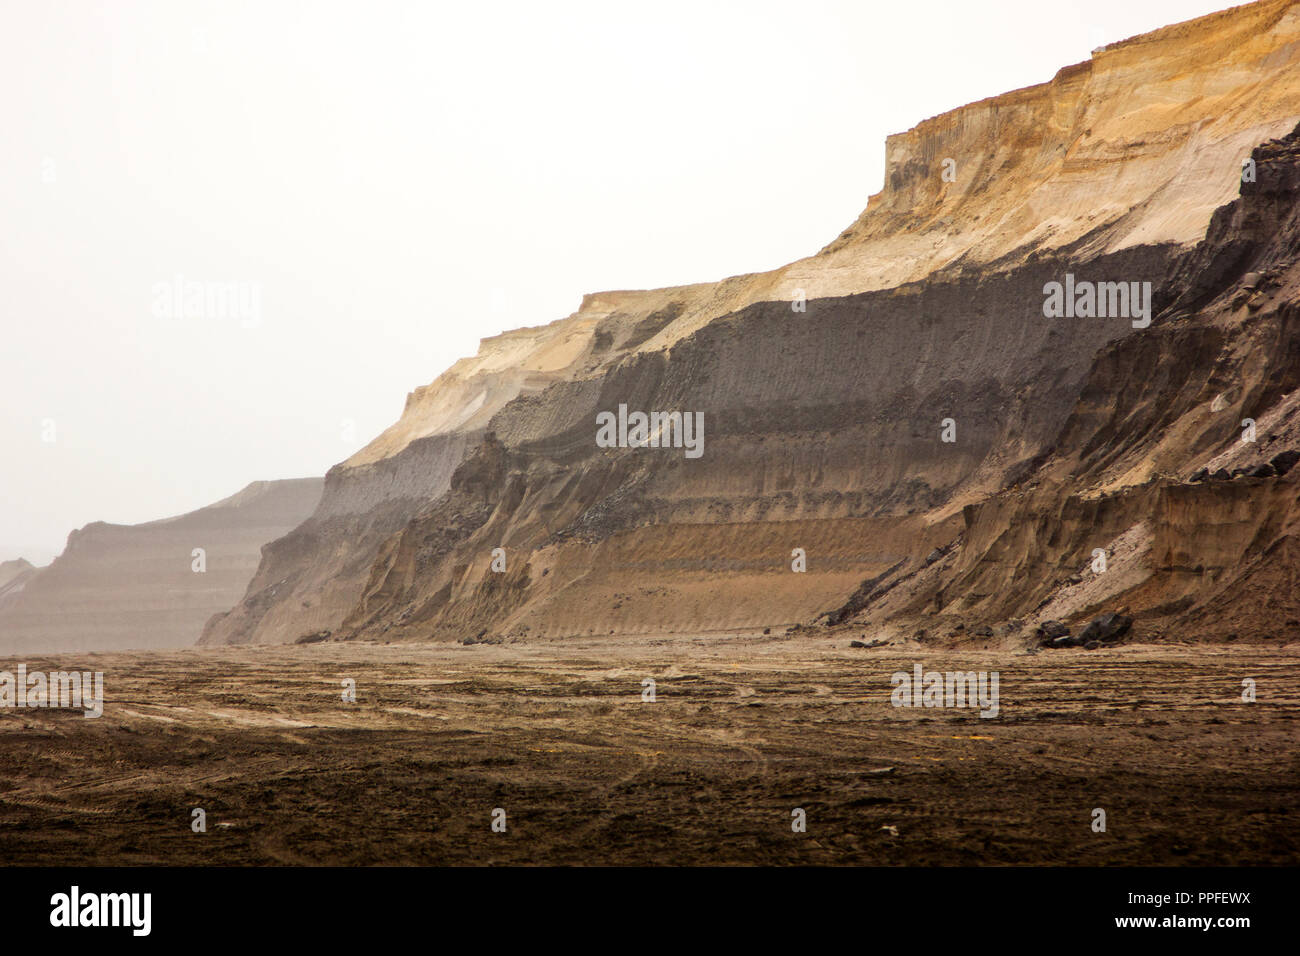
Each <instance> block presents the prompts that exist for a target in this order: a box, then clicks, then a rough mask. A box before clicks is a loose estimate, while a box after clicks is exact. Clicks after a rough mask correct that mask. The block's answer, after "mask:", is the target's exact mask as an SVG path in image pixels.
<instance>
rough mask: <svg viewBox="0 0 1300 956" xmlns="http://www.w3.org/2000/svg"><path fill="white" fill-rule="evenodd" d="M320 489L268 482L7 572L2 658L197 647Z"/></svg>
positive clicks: (91, 531) (1, 583)
mask: <svg viewBox="0 0 1300 956" xmlns="http://www.w3.org/2000/svg"><path fill="white" fill-rule="evenodd" d="M320 489H321V481H320V479H319V478H301V479H293V480H287V481H259V482H254V483H253V484H251V485H249V486H248V487H247V488H245V489H243V490H242V491H240V492H239V493H238V494H236V495H234V496H232V497H230V498H227V499H225V500H223V501H219V502H217V503H216V504H213V505H209V506H208V507H206V508H201V509H199V510H198V511H193V512H190V513H189V514H185V515H180V516H179V517H175V518H167V519H164V520H161V521H151V522H148V523H147V524H138V525H113V524H106V523H104V522H95V523H94V524H89V525H87V526H86V527H84V528H81V529H80V530H77V531H73V532H72V533H71V534H70V535H69V536H68V543H67V546H66V548H65V549H64V551H63V553H62V554H61V555H59V557H58V558H56V559H55V560H54V562H53V563H52V564H51V565H49V566H48V567H46V568H40V569H35V568H32V567H31V566H30V565H27V567H26V568H19V569H18V571H17V573H16V574H13V575H9V576H8V580H7V581H6V576H5V575H0V654H19V653H30V654H45V653H53V652H58V651H72V650H76V651H101V650H121V649H126V648H161V647H185V646H188V645H190V644H193V643H194V642H195V641H196V640H197V639H198V636H199V634H200V633H201V632H202V628H203V625H204V622H206V621H207V619H208V618H209V617H211V616H212V614H213V613H215V612H217V611H219V610H224V609H225V608H228V607H229V606H230V605H231V604H232V603H233V602H235V601H236V600H238V599H239V597H240V595H242V594H243V593H244V589H245V587H246V586H247V584H248V581H249V578H251V577H252V575H253V572H254V571H255V570H256V568H257V566H258V562H259V560H260V558H261V548H262V545H263V544H265V543H266V542H268V541H270V540H272V539H274V538H278V537H280V536H281V535H282V534H284V533H285V532H286V531H288V530H289V529H291V528H293V527H295V526H296V525H297V524H299V523H300V522H301V521H302V520H303V519H304V518H305V517H307V516H308V515H309V514H311V512H312V509H313V508H314V507H315V506H316V502H317V500H318V499H319V498H320ZM21 563H22V564H26V562H21ZM10 564H13V563H12V562H11V563H9V564H6V565H5V566H4V567H9V566H10Z"/></svg>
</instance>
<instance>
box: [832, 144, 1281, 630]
mask: <svg viewBox="0 0 1300 956" xmlns="http://www.w3.org/2000/svg"><path fill="white" fill-rule="evenodd" d="M1251 158H1252V160H1253V168H1254V175H1253V177H1251V178H1250V179H1249V180H1247V181H1245V182H1243V183H1242V185H1241V195H1240V198H1239V199H1237V200H1236V201H1234V202H1232V203H1230V204H1228V205H1225V206H1224V207H1223V208H1221V209H1220V210H1219V211H1218V212H1216V213H1215V215H1214V217H1213V221H1212V223H1211V225H1210V228H1209V230H1208V232H1207V235H1206V238H1205V240H1204V241H1203V242H1202V243H1200V244H1199V245H1198V246H1197V247H1196V248H1195V249H1193V250H1192V251H1191V252H1190V253H1188V254H1187V255H1185V256H1183V257H1182V258H1181V259H1180V260H1179V262H1178V263H1177V264H1176V266H1175V267H1174V268H1173V269H1172V270H1171V274H1170V278H1169V280H1168V281H1167V283H1166V284H1165V286H1164V288H1163V289H1161V290H1160V293H1159V295H1158V297H1157V298H1158V300H1162V301H1163V302H1164V303H1165V308H1164V311H1163V312H1161V313H1160V314H1159V315H1157V317H1156V319H1155V320H1154V321H1153V323H1152V325H1151V327H1150V328H1149V329H1147V330H1144V331H1143V332H1142V333H1141V334H1140V335H1134V336H1130V337H1126V338H1124V339H1123V340H1117V341H1115V342H1113V343H1109V344H1108V345H1107V346H1106V347H1104V348H1103V349H1101V350H1100V352H1099V353H1098V355H1097V356H1096V359H1095V360H1094V361H1093V363H1092V367H1091V369H1090V371H1089V374H1088V378H1087V381H1086V382H1085V384H1084V386H1083V388H1082V389H1081V390H1080V393H1079V398H1078V401H1077V402H1076V404H1075V407H1074V409H1073V410H1072V412H1071V413H1070V415H1069V417H1068V419H1067V420H1066V421H1065V424H1064V426H1063V428H1062V430H1061V433H1060V435H1059V437H1058V438H1057V439H1056V440H1055V441H1054V442H1053V443H1052V446H1053V450H1052V452H1051V453H1050V454H1049V455H1047V456H1045V457H1044V459H1043V460H1041V461H1040V462H1038V463H1036V466H1035V468H1034V469H1032V470H1031V471H1030V472H1028V473H1027V474H1026V475H1025V476H1023V477H1022V479H1021V480H1020V481H1018V482H1016V483H1014V484H1013V486H1012V487H1009V488H1008V489H1006V490H1004V491H1002V492H999V493H997V494H995V495H992V496H990V497H989V498H988V499H986V500H983V501H980V502H978V503H974V504H971V505H969V506H968V507H967V508H966V509H965V511H964V514H963V522H964V524H963V528H962V530H961V534H960V535H959V536H958V538H956V539H954V547H953V549H952V553H951V554H950V555H949V556H947V557H946V558H945V560H944V561H942V562H939V563H937V564H935V565H934V566H933V567H920V566H914V567H911V568H906V569H900V572H899V575H898V580H896V581H894V582H893V584H894V585H895V586H894V587H893V588H892V589H891V590H890V592H889V593H888V594H883V593H882V594H881V595H880V598H879V600H877V601H875V602H869V603H868V604H866V605H864V606H863V607H860V608H857V609H855V614H856V617H855V620H856V621H857V622H858V623H860V624H861V623H867V624H875V625H879V626H883V627H891V628H893V629H895V630H898V631H902V632H907V631H908V630H909V629H913V628H921V627H925V626H928V627H929V630H930V631H932V632H933V631H937V632H938V633H939V634H940V635H943V636H946V637H948V638H953V637H961V636H962V633H961V632H960V631H956V630H955V629H956V628H957V627H958V625H960V626H961V627H962V629H963V631H964V630H966V629H967V627H968V625H971V624H975V626H976V627H979V626H980V625H983V626H989V627H990V629H993V630H997V631H999V632H1000V633H1001V634H1003V635H1005V636H1006V637H1007V639H1008V640H1010V641H1012V642H1020V641H1024V640H1028V639H1030V638H1029V635H1030V633H1031V632H1032V629H1033V628H1034V627H1035V626H1036V625H1037V624H1039V623H1041V622H1043V621H1046V620H1057V621H1063V622H1065V623H1066V624H1067V625H1068V624H1071V623H1074V624H1077V623H1082V622H1083V621H1084V620H1086V619H1087V618H1088V617H1089V616H1090V615H1093V614H1096V613H1098V612H1100V611H1103V610H1117V609H1122V610H1123V611H1125V612H1126V613H1128V614H1129V615H1131V616H1133V617H1134V619H1135V620H1134V630H1135V633H1136V634H1137V635H1138V636H1142V637H1150V638H1155V637H1162V636H1164V637H1176V638H1178V639H1200V640H1253V641H1277V640H1294V639H1296V638H1297V637H1300V590H1297V588H1296V583H1297V577H1298V576H1300V565H1297V563H1296V560H1297V557H1298V556H1300V536H1298V535H1300V470H1297V469H1295V464H1296V462H1297V461H1300V307H1298V303H1300V127H1298V128H1297V129H1296V131H1294V132H1293V133H1292V134H1291V135H1289V136H1287V137H1284V138H1282V139H1280V140H1277V141H1273V142H1269V143H1266V144H1263V145H1262V146H1260V147H1259V148H1257V149H1256V150H1254V151H1253V153H1252V157H1251ZM1099 553H1100V555H1101V557H1102V560H1101V561H1099V560H1098V554H1099Z"/></svg>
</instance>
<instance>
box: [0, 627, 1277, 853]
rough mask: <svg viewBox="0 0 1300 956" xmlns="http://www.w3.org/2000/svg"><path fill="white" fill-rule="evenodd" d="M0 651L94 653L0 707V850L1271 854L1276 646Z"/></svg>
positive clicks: (774, 642)
mask: <svg viewBox="0 0 1300 956" xmlns="http://www.w3.org/2000/svg"><path fill="white" fill-rule="evenodd" d="M918 661H919V662H921V663H922V664H923V665H924V667H925V668H926V669H927V670H956V669H961V670H977V671H979V670H985V671H994V670H996V671H998V672H999V674H1000V690H1001V700H1000V713H999V715H998V717H997V718H995V719H981V718H980V717H978V716H977V715H976V714H975V713H974V712H973V711H971V710H951V709H898V708H894V707H893V706H891V704H890V691H891V684H890V675H891V674H892V673H893V672H895V671H909V672H910V671H911V669H912V665H913V664H914V663H915V662H918ZM25 663H26V664H27V665H28V668H29V670H38V669H46V670H55V669H59V668H62V667H72V666H74V665H80V666H83V667H90V668H92V669H94V670H101V671H103V672H104V675H105V678H104V679H105V687H106V691H105V714H104V716H103V717H102V718H100V719H98V720H87V719H85V718H84V717H83V716H82V715H81V713H80V712H79V711H78V712H72V711H59V710H17V709H5V710H0V857H2V858H3V859H4V860H5V862H6V863H7V864H9V865H25V864H30V865H38V864H155V863H172V864H198V865H211V864H227V865H228V864H347V865H367V864H651V865H655V864H805V865H807V864H877V865H892V864H898V865H904V864H906V865H917V864H921V865H934V864H939V865H943V864H1026V863H1039V864H1049V863H1050V864H1070V863H1079V864H1093V865H1097V864H1107V865H1136V864H1174V865H1179V864H1189V865H1191V864H1207V865H1209V864H1246V865H1259V864H1266V865H1272V864H1295V863H1297V862H1300V818H1298V817H1297V810H1296V796H1297V792H1298V791H1300V758H1298V757H1297V747H1296V745H1297V742H1298V740H1300V737H1298V736H1297V731H1300V724H1298V723H1297V719H1298V718H1300V692H1298V690H1297V689H1298V688H1300V653H1297V649H1295V648H1289V649H1286V650H1276V649H1271V650H1267V649H1255V648H1235V649H1227V650H1225V649H1206V648H1193V647H1155V646H1145V647H1125V648H1119V649H1115V650H1101V651H1094V652H1085V651H1058V652H1044V653H1041V654H1037V655H1018V654H1007V653H999V654H994V653H984V652H962V653H948V654H939V653H936V652H928V651H921V650H916V651H913V650H911V649H910V648H907V649H905V648H899V647H888V648H882V649H875V650H861V649H850V648H848V647H847V641H846V640H845V639H836V640H827V639H807V638H804V639H797V640H796V639H788V640H787V639H775V638H758V637H744V636H737V637H734V638H728V639H709V640H707V641H705V640H698V641H690V640H679V641H673V642H671V643H670V642H667V641H661V640H656V641H649V640H646V641H642V642H639V643H638V642H636V641H622V642H621V643H620V645H619V646H616V647H611V646H608V645H601V644H597V643H594V642H587V643H580V644H574V643H568V644H563V645H561V644H522V643H519V644H511V645H503V646H497V645H478V646H470V647H464V646H460V645H421V646H411V645H403V646H397V645H393V646H384V645H337V644H319V645H311V646H300V647H293V648H250V647H244V648H213V649H196V650H192V651H184V652H155V653H149V654H127V653H123V654H102V655H90V656H88V657H86V658H83V659H81V660H78V661H73V660H70V659H61V660H40V659H27V660H26V661H25ZM17 664H18V661H17V660H3V661H0V669H9V670H14V669H16V668H17ZM647 677H648V678H652V679H653V680H654V681H655V683H656V687H655V690H656V698H657V699H656V700H655V701H654V702H653V703H648V702H644V701H643V700H642V694H643V687H642V680H643V679H644V678H647ZM1247 677H1249V678H1253V679H1254V680H1255V681H1256V682H1257V695H1258V700H1257V702H1256V703H1252V704H1247V703H1243V702H1242V701H1241V693H1242V680H1243V678H1247ZM345 678H352V679H355V681H356V687H357V696H358V700H357V703H355V704H346V703H344V702H343V701H342V700H341V695H342V684H341V682H342V681H343V680H344V679H345ZM888 768H892V769H888ZM194 807H202V808H204V809H205V810H206V812H207V832H206V833H201V834H199V833H193V832H191V828H190V820H191V810H192V808H194ZM497 807H501V808H504V809H505V811H506V814H507V816H506V820H507V831H506V832H505V833H494V832H493V831H492V829H491V817H492V812H493V809H494V808H497ZM796 807H798V808H803V809H804V810H805V811H806V814H807V832H806V833H794V832H792V830H791V819H792V818H791V811H792V809H794V808H796ZM1097 807H1100V808H1103V809H1105V811H1106V814H1107V821H1106V822H1107V830H1106V832H1105V833H1094V832H1093V831H1092V829H1091V823H1092V819H1093V809H1094V808H1097ZM887 828H893V829H892V830H891V829H887ZM895 831H896V834H895Z"/></svg>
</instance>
